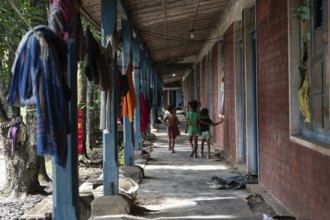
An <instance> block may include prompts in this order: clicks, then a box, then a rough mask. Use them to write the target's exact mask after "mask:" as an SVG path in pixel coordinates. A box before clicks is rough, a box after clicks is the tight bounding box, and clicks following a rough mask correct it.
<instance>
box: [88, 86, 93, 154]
mask: <svg viewBox="0 0 330 220" xmlns="http://www.w3.org/2000/svg"><path fill="white" fill-rule="evenodd" d="M86 117H87V118H86V134H88V135H87V136H86V145H87V147H88V148H89V149H93V148H94V143H95V140H94V84H93V82H88V84H87V115H86Z"/></svg>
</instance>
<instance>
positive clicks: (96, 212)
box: [91, 195, 132, 218]
mask: <svg viewBox="0 0 330 220" xmlns="http://www.w3.org/2000/svg"><path fill="white" fill-rule="evenodd" d="M131 207H132V204H131V201H129V200H128V199H126V198H125V197H124V196H121V195H115V196H100V197H97V198H96V199H94V200H93V202H92V204H91V208H92V213H91V218H94V217H100V216H107V215H121V214H128V213H130V211H131Z"/></svg>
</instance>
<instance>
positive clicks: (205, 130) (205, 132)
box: [199, 108, 223, 159]
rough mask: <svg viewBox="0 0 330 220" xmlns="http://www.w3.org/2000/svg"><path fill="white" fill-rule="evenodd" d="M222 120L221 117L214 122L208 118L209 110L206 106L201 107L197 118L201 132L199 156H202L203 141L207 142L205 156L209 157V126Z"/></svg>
mask: <svg viewBox="0 0 330 220" xmlns="http://www.w3.org/2000/svg"><path fill="white" fill-rule="evenodd" d="M222 122H223V119H222V120H221V121H220V122H217V123H214V122H213V121H212V120H211V119H210V118H209V110H208V109H207V108H203V109H202V110H201V116H200V119H199V123H200V131H201V133H202V135H201V136H202V144H201V156H202V157H203V156H204V141H206V142H207V157H206V158H208V159H209V158H211V152H210V148H211V143H210V140H211V132H210V126H216V125H218V124H220V123H222Z"/></svg>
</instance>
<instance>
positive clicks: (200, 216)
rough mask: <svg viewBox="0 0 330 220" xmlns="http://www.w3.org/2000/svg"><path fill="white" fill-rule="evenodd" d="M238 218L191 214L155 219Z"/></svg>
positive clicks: (233, 216)
mask: <svg viewBox="0 0 330 220" xmlns="http://www.w3.org/2000/svg"><path fill="white" fill-rule="evenodd" d="M235 218H238V217H237V216H235V215H189V216H173V217H168V216H167V217H161V218H154V219H235Z"/></svg>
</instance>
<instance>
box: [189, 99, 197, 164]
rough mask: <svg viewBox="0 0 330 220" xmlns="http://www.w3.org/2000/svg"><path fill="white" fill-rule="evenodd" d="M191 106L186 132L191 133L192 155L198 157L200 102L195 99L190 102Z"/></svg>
mask: <svg viewBox="0 0 330 220" xmlns="http://www.w3.org/2000/svg"><path fill="white" fill-rule="evenodd" d="M188 105H189V107H190V111H189V112H188V113H187V115H186V119H187V126H186V133H188V135H189V143H190V146H191V149H192V151H191V153H190V157H198V156H197V148H198V143H197V141H198V136H199V134H200V131H199V117H200V112H198V111H197V108H198V102H197V101H195V100H193V101H190V102H189V103H188Z"/></svg>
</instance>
